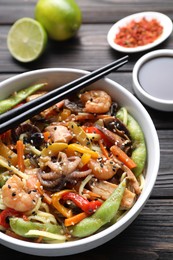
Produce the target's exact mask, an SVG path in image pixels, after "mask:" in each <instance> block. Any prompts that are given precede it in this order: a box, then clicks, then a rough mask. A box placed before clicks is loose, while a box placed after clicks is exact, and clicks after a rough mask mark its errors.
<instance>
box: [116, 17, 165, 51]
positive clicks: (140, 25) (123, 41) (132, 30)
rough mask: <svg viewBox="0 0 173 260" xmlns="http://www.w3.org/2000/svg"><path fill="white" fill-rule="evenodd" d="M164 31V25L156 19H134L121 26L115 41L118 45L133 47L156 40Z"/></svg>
mask: <svg viewBox="0 0 173 260" xmlns="http://www.w3.org/2000/svg"><path fill="white" fill-rule="evenodd" d="M162 32H163V27H162V26H161V25H160V23H159V22H158V21H157V20H156V19H152V20H147V19H146V18H142V19H141V20H140V21H138V22H136V21H135V20H132V21H131V22H130V23H129V24H127V26H124V27H122V28H120V30H119V33H118V34H117V35H116V37H115V39H114V42H115V43H116V44H118V45H121V46H124V47H127V48H133V47H138V46H143V45H146V44H149V43H152V42H154V41H155V40H156V39H157V38H158V37H159V36H160V35H161V34H162Z"/></svg>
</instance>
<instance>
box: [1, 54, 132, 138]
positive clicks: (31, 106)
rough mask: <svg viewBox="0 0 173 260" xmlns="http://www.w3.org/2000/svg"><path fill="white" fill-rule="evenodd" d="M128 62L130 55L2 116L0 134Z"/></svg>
mask: <svg viewBox="0 0 173 260" xmlns="http://www.w3.org/2000/svg"><path fill="white" fill-rule="evenodd" d="M127 62H128V55H126V56H124V57H122V58H120V59H118V60H116V61H114V62H112V63H110V64H108V65H106V66H104V67H102V68H99V69H97V70H95V71H93V72H91V73H89V74H86V75H84V76H82V77H80V78H78V79H76V80H74V81H72V82H69V83H67V84H65V85H63V86H61V87H58V88H56V89H54V90H52V91H50V92H48V93H46V94H45V95H43V96H40V97H38V98H36V99H34V100H32V101H30V102H27V103H25V104H23V105H22V106H19V107H17V108H13V109H11V110H9V111H7V112H5V113H4V114H2V115H0V134H2V133H3V132H5V131H7V130H9V129H12V128H14V127H16V126H18V125H19V124H20V123H22V122H24V121H25V120H27V119H29V118H31V117H33V116H35V115H37V114H39V113H40V112H42V111H43V110H45V109H47V108H49V107H51V106H53V105H54V104H56V103H57V102H59V101H61V100H62V99H64V98H66V97H67V96H69V94H70V95H71V94H72V93H74V92H75V91H79V90H80V89H82V88H84V87H86V86H88V85H89V84H92V83H94V82H95V81H97V80H98V79H101V78H102V77H103V76H105V75H107V74H109V73H110V72H112V71H113V70H117V69H118V68H119V67H121V66H123V65H124V64H125V63H127Z"/></svg>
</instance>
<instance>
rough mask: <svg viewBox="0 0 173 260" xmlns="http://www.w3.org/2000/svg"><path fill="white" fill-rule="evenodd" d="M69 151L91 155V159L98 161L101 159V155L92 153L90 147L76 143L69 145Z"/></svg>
mask: <svg viewBox="0 0 173 260" xmlns="http://www.w3.org/2000/svg"><path fill="white" fill-rule="evenodd" d="M68 149H69V150H73V151H77V152H79V153H82V154H84V153H88V154H90V155H91V157H92V158H93V159H97V158H98V157H99V154H98V153H97V152H94V151H92V150H91V149H89V148H88V147H86V146H82V145H80V144H76V143H74V144H69V145H68Z"/></svg>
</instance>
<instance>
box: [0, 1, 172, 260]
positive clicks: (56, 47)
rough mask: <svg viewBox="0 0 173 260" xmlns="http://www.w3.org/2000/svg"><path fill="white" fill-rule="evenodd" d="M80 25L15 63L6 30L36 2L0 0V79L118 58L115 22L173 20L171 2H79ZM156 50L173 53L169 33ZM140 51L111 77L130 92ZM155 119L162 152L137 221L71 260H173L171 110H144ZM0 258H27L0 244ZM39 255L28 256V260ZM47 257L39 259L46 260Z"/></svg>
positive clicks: (88, 67)
mask: <svg viewBox="0 0 173 260" xmlns="http://www.w3.org/2000/svg"><path fill="white" fill-rule="evenodd" d="M77 2H78V4H79V6H80V8H81V10H82V13H83V23H82V26H81V28H80V30H79V32H78V34H77V36H76V37H75V38H74V39H71V40H70V41H68V42H63V43H58V42H51V41H49V44H48V47H47V50H46V52H45V53H44V55H43V56H42V57H41V58H40V59H39V60H37V61H36V62H33V63H31V64H27V65H25V64H21V63H19V62H17V61H15V60H14V59H13V58H12V57H11V55H10V53H9V51H8V49H7V45H6V39H7V33H8V31H9V29H10V26H11V25H12V24H13V23H14V22H15V21H16V20H17V19H19V18H21V17H26V16H28V17H34V6H35V4H36V0H0V81H2V80H4V79H6V78H9V77H11V76H13V75H16V74H19V73H21V72H25V71H29V70H35V69H39V68H48V67H70V68H78V69H84V70H90V71H92V70H94V69H96V68H98V67H100V66H102V65H105V64H107V63H109V62H111V61H113V60H115V59H117V58H119V57H121V56H122V54H121V53H118V52H116V51H114V50H112V49H111V48H110V47H109V46H108V43H107V40H106V36H107V32H108V30H109V28H110V26H111V25H112V24H113V23H114V22H116V21H117V20H119V19H121V18H123V17H125V16H127V15H130V14H132V13H135V12H142V11H158V12H162V13H164V14H166V15H168V16H169V17H170V18H171V19H172V20H173V0H142V1H141V0H77ZM155 49H173V34H172V35H171V36H170V37H169V39H168V40H166V41H165V42H164V43H163V44H161V45H160V46H158V47H157V48H155ZM143 54H144V53H138V54H132V55H130V61H129V63H128V64H126V65H125V66H123V67H122V68H120V69H119V70H118V71H117V72H115V73H111V74H110V75H109V78H111V79H113V80H115V81H117V82H118V83H119V84H121V85H123V86H124V87H125V88H127V89H128V90H129V91H131V92H133V90H132V69H133V66H134V64H135V62H136V61H137V60H138V59H139V58H140V57H141V56H142V55H143ZM146 109H147V111H148V112H149V114H150V116H151V118H152V119H153V121H154V124H155V127H156V130H157V133H158V136H159V141H160V148H161V161H160V168H159V172H158V177H157V181H156V184H155V186H154V189H153V192H152V194H151V196H150V199H149V200H148V202H147V204H146V206H145V207H144V209H143V210H142V212H141V213H140V215H139V216H138V217H137V218H136V220H135V221H134V222H133V223H132V224H131V225H130V226H129V227H128V228H127V229H126V230H125V231H124V232H122V233H121V234H120V235H118V236H117V237H115V238H114V239H112V240H111V241H109V242H107V243H106V244H104V245H102V246H100V247H98V248H95V249H93V250H90V251H87V252H85V253H80V254H77V255H72V256H64V257H61V259H62V260H69V259H75V260H76V259H90V260H91V259H100V260H101V259H102V260H107V259H110V260H111V259H128V260H132V259H135V260H136V259H140V260H142V259H145V260H156V259H162V260H171V259H173V112H158V111H156V110H154V109H151V108H149V107H146ZM0 257H1V259H4V258H5V257H12V258H13V259H14V258H15V259H23V258H25V259H30V257H31V256H30V255H25V254H23V253H19V252H17V251H14V250H11V249H9V248H6V247H4V246H2V245H0ZM37 258H40V257H37V256H32V259H37ZM45 258H46V257H41V259H45Z"/></svg>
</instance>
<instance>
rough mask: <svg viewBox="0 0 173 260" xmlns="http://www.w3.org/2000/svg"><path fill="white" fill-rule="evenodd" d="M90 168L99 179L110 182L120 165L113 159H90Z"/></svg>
mask: <svg viewBox="0 0 173 260" xmlns="http://www.w3.org/2000/svg"><path fill="white" fill-rule="evenodd" d="M88 167H89V168H90V169H91V170H92V173H93V174H94V176H95V177H96V178H97V179H99V180H108V179H110V178H112V177H113V176H114V175H115V174H116V172H117V171H118V169H119V168H120V165H119V164H117V163H115V162H114V161H113V160H111V159H109V160H107V159H106V158H101V159H100V158H99V159H97V160H94V159H90V161H89V162H88Z"/></svg>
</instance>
